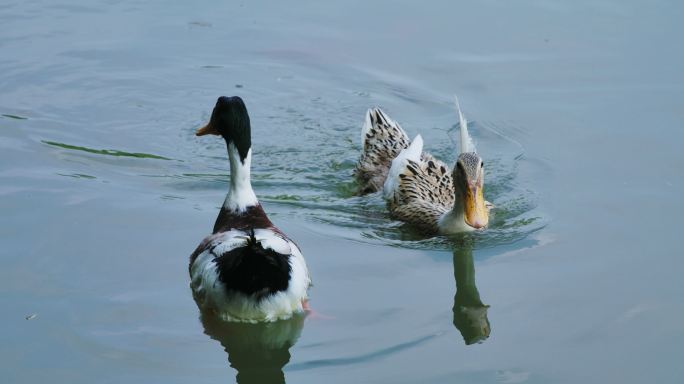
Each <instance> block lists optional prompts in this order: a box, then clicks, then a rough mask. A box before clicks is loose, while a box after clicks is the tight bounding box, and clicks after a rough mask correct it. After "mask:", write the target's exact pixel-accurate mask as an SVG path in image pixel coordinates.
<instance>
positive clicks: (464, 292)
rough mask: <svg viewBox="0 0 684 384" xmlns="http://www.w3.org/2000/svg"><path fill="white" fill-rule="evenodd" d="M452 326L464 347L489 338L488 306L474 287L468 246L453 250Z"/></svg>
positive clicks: (472, 265) (473, 275)
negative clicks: (454, 283)
mask: <svg viewBox="0 0 684 384" xmlns="http://www.w3.org/2000/svg"><path fill="white" fill-rule="evenodd" d="M454 278H455V279H456V295H454V307H453V312H454V326H456V328H457V329H458V330H459V331H460V332H461V336H463V341H465V343H466V345H470V344H474V343H481V342H483V341H484V340H486V339H487V338H488V337H489V333H490V332H491V328H490V326H489V319H488V318H487V310H488V309H489V305H486V304H483V303H482V300H481V299H480V292H479V291H478V290H477V286H476V285H475V264H474V263H473V249H472V247H471V246H469V245H465V246H464V245H461V246H457V247H455V249H454Z"/></svg>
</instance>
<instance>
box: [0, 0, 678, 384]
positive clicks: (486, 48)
mask: <svg viewBox="0 0 684 384" xmlns="http://www.w3.org/2000/svg"><path fill="white" fill-rule="evenodd" d="M683 11H684V7H682V5H680V4H679V3H676V2H668V1H654V2H649V3H648V4H647V3H643V4H642V3H641V2H637V1H631V0H630V1H617V0H608V1H601V2H596V1H576V2H561V1H544V2H541V1H533V0H524V1H517V2H503V1H482V2H478V3H477V4H474V3H466V2H451V1H438V2H433V3H430V5H427V4H419V3H418V2H406V1H398V2H397V1H391V2H390V1H380V2H373V3H371V4H367V3H366V2H361V1H347V2H337V3H332V4H330V3H327V2H313V1H307V2H303V3H301V2H300V3H297V4H290V3H282V4H281V3H273V4H269V3H266V2H232V1H228V2H226V1H210V2H204V3H197V4H190V3H188V4H183V3H181V2H176V3H173V4H169V3H168V2H162V1H154V2H138V1H128V0H124V1H101V2H68V1H52V2H47V1H45V2H43V1H22V2H13V1H7V2H3V3H2V4H0V49H1V50H2V52H3V54H2V55H1V56H0V212H1V213H2V214H1V215H0V240H1V241H2V245H3V247H2V250H0V260H2V262H3V268H2V269H0V281H2V283H0V305H1V306H2V308H3V309H2V311H1V312H0V313H1V314H0V325H1V326H2V327H1V328H2V331H0V361H2V364H0V377H3V378H4V381H6V382H8V383H9V382H12V383H35V382H39V381H50V382H70V383H81V382H83V383H85V382H88V383H90V382H117V383H118V382H134V383H150V382H167V383H175V382H178V383H186V382H189V381H192V382H198V383H205V382H206V383H210V382H211V383H215V382H234V381H239V382H241V383H271V382H274V383H275V382H283V381H287V382H291V383H320V382H322V381H325V382H330V383H337V382H340V383H342V382H344V383H349V382H373V383H397V382H401V383H416V382H421V383H424V382H425V383H445V382H471V383H490V382H503V383H550V382H553V383H576V382H618V381H619V382H630V383H643V382H658V383H679V382H682V380H684V368H682V365H681V363H680V361H681V359H682V356H684V350H683V348H682V347H681V345H683V344H684V325H683V324H684V323H682V321H681V319H682V317H684V302H683V301H682V297H683V295H684V285H683V284H682V282H681V276H680V275H681V274H680V271H681V270H682V269H683V268H684V261H682V258H681V253H682V252H681V251H680V249H679V248H680V246H679V245H680V244H679V243H680V242H679V241H678V233H679V229H680V228H681V224H680V217H682V215H683V214H684V209H683V208H684V205H683V204H682V203H681V196H682V194H683V193H684V188H683V185H682V180H684V178H683V177H682V175H683V174H682V169H683V167H684V156H683V155H682V151H681V143H682V142H684V137H683V136H684V134H683V133H682V132H684V131H683V130H682V126H683V125H684V114H683V112H682V100H684V76H682V72H681V68H684V53H683V52H684V51H682V50H681V49H680V48H679V46H680V45H681V41H680V40H681V36H683V34H684V29H683V28H682V26H681V23H680V20H681V19H682V17H684V12H683ZM454 94H458V96H459V99H460V100H461V105H462V107H463V109H464V112H465V114H466V116H467V117H468V119H469V120H470V121H471V133H472V134H473V136H474V138H475V141H476V144H477V147H478V149H479V151H480V153H481V155H482V157H483V158H484V160H485V163H486V168H487V176H486V190H485V194H486V197H487V199H488V200H490V201H491V202H493V203H494V204H495V206H496V208H495V214H494V217H493V220H492V222H491V228H489V229H488V230H487V231H484V232H478V233H473V234H466V235H459V236H454V237H452V238H442V237H437V238H431V239H430V238H425V237H423V236H421V235H419V234H417V233H415V232H414V231H412V229H411V228H408V227H406V226H405V225H402V224H401V223H398V222H395V221H393V220H391V219H390V217H389V216H388V214H387V210H386V208H385V206H384V203H383V201H382V199H381V197H380V196H379V195H378V194H375V195H369V196H363V197H360V196H356V195H355V189H356V186H355V184H354V182H353V180H352V177H351V175H352V171H353V168H354V165H355V162H356V160H357V158H358V155H359V151H360V141H361V137H360V129H361V124H362V122H363V116H364V113H365V111H366V109H367V108H369V107H372V106H381V107H382V108H383V109H384V110H385V111H386V112H387V113H388V114H389V115H390V116H392V117H393V118H394V119H395V120H397V121H399V122H400V123H401V124H402V126H403V127H404V128H405V129H406V131H407V132H408V133H409V135H411V136H413V135H415V134H417V133H421V134H422V135H423V137H424V140H425V143H426V150H428V151H430V152H431V153H433V154H434V155H436V156H437V157H438V158H440V159H442V160H444V161H445V162H447V163H448V164H450V165H451V164H453V162H454V160H455V158H456V155H457V153H456V146H457V136H458V135H457V133H458V127H457V124H456V121H457V117H456V114H455V112H454V109H453V105H452V100H453V95H454ZM220 95H240V96H241V97H243V98H244V100H245V102H246V103H247V107H248V109H249V111H250V114H251V121H252V133H253V138H252V143H253V161H252V166H253V169H252V177H253V180H252V182H253V186H254V189H255V191H256V193H257V195H258V196H259V198H260V200H261V201H262V202H263V204H264V206H265V208H266V211H267V212H268V213H269V215H270V216H271V218H272V220H273V221H274V222H275V223H276V224H277V225H278V226H279V227H280V228H281V229H283V230H284V231H285V232H287V233H288V234H289V235H290V236H291V237H292V238H293V239H295V240H296V241H297V242H298V244H299V245H300V246H301V248H302V249H303V252H304V255H305V257H306V259H307V262H308V264H309V268H310V270H311V273H312V276H313V279H314V286H313V288H312V289H311V291H310V294H311V304H312V307H313V308H314V309H315V311H316V313H315V314H314V315H311V316H308V317H306V318H304V317H295V318H293V319H291V320H288V321H285V322H278V323H273V324H268V325H250V324H224V323H220V322H216V321H215V320H214V319H211V318H209V317H207V316H205V315H202V314H200V313H199V311H198V310H197V307H196V306H195V304H194V302H193V300H192V296H191V293H190V290H189V287H188V282H189V278H188V273H187V263H188V257H189V255H190V253H191V252H192V251H193V250H194V248H195V247H196V245H197V244H198V243H199V241H200V240H201V239H202V238H203V236H205V235H206V234H208V233H209V232H210V230H211V228H212V226H213V222H214V219H215V217H216V215H217V213H218V208H219V206H220V204H221V202H222V201H223V197H224V194H225V192H226V191H227V188H228V177H229V176H228V175H229V170H228V162H227V160H226V153H225V146H224V143H223V142H222V141H221V140H218V139H215V138H208V137H202V138H197V137H195V136H194V130H195V129H196V128H197V127H199V126H200V125H201V124H203V123H205V122H206V121H207V119H208V117H209V115H210V113H211V108H212V107H213V104H214V102H215V100H216V98H217V96H220Z"/></svg>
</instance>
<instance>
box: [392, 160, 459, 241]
mask: <svg viewBox="0 0 684 384" xmlns="http://www.w3.org/2000/svg"><path fill="white" fill-rule="evenodd" d="M395 166H396V169H395ZM390 175H392V176H393V177H394V179H393V180H390V179H388V180H387V182H386V183H385V191H384V192H385V193H384V194H385V198H386V200H387V202H388V206H389V210H390V213H391V215H392V217H394V218H396V219H398V220H401V221H405V222H408V223H411V224H413V225H415V226H417V227H419V228H421V229H423V230H426V231H428V232H437V230H438V223H439V219H440V217H441V216H442V215H443V214H445V213H446V212H448V211H449V210H451V208H452V207H453V205H454V186H453V185H454V183H453V177H452V174H451V170H450V169H449V167H448V166H447V165H446V164H444V163H443V162H441V161H439V160H437V159H435V158H434V157H432V155H430V154H428V153H425V152H423V153H422V154H421V156H420V158H419V159H418V160H416V159H415V158H413V159H405V160H404V161H403V162H397V163H396V164H392V171H390ZM395 175H396V176H395Z"/></svg>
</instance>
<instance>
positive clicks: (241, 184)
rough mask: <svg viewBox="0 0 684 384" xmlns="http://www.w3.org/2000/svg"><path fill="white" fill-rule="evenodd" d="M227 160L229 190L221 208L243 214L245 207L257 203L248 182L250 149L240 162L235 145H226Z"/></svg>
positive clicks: (250, 161) (250, 158)
mask: <svg viewBox="0 0 684 384" xmlns="http://www.w3.org/2000/svg"><path fill="white" fill-rule="evenodd" d="M228 159H230V190H229V191H228V195H227V196H226V200H225V201H224V202H223V208H225V209H226V210H229V211H232V212H244V211H245V210H247V207H251V206H254V205H257V204H258V203H259V201H258V200H257V197H256V195H255V194H254V191H253V190H252V183H251V181H250V167H251V165H252V149H251V148H250V149H249V151H248V152H247V156H246V157H245V160H244V162H243V161H240V154H239V153H238V150H237V148H236V147H235V144H233V143H232V142H231V143H230V144H228Z"/></svg>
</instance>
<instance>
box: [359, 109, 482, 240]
mask: <svg viewBox="0 0 684 384" xmlns="http://www.w3.org/2000/svg"><path fill="white" fill-rule="evenodd" d="M456 109H457V112H458V117H459V131H460V145H459V155H458V158H457V159H456V163H455V165H454V168H453V170H451V169H450V168H449V166H447V165H446V164H445V163H444V162H442V161H440V160H438V159H436V158H435V157H434V156H432V155H431V154H430V153H427V152H424V151H423V138H422V136H421V135H420V134H418V135H416V136H415V138H414V139H413V140H412V141H409V137H408V135H407V134H406V132H405V131H404V129H403V128H402V127H401V126H400V125H399V124H398V123H397V122H396V121H394V120H392V118H390V117H389V116H388V115H387V114H386V113H385V112H384V111H383V110H382V109H380V108H378V107H375V108H371V109H369V110H368V111H367V112H366V117H365V121H364V124H363V127H362V130H361V133H362V136H361V140H362V148H363V149H362V153H361V156H360V158H359V160H358V162H357V164H356V168H355V170H354V176H355V178H356V181H357V184H358V193H359V194H360V195H365V194H369V193H373V192H378V191H382V195H383V198H384V200H385V201H386V202H387V206H388V208H389V211H390V215H391V216H392V217H393V218H394V219H397V220H400V221H403V222H406V223H408V224H410V225H412V226H413V227H414V228H416V229H418V230H419V231H420V232H423V233H426V234H433V235H437V234H439V235H449V234H455V233H462V232H468V231H473V230H482V229H484V228H486V227H487V225H488V224H489V212H490V210H491V208H492V207H493V205H492V204H491V203H489V202H487V201H486V200H485V198H484V175H485V169H484V161H483V160H482V158H481V157H480V156H479V155H478V153H477V150H476V148H475V145H474V143H473V140H472V138H471V137H470V134H469V133H468V122H467V121H466V119H465V117H464V116H463V113H462V112H461V108H460V106H459V103H458V99H456Z"/></svg>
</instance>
